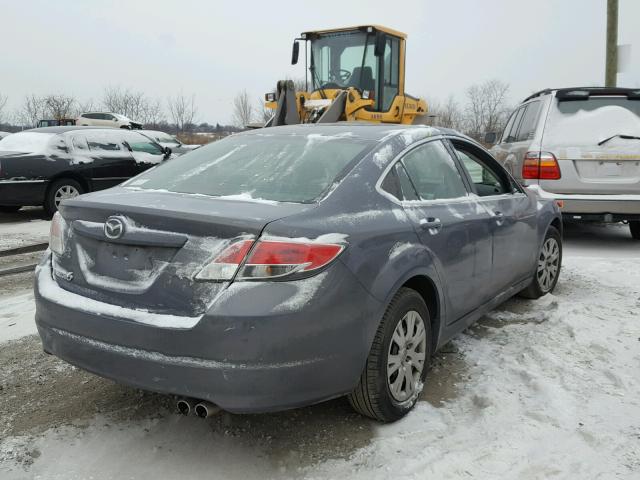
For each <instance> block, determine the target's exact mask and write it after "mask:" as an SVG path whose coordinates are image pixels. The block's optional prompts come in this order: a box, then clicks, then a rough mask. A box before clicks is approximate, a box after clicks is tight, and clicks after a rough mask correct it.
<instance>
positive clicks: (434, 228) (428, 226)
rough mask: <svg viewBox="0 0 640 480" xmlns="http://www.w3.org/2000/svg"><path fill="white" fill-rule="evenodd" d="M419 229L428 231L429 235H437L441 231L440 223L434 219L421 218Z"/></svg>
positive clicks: (437, 219)
mask: <svg viewBox="0 0 640 480" xmlns="http://www.w3.org/2000/svg"><path fill="white" fill-rule="evenodd" d="M420 228H421V229H422V230H428V231H429V233H430V234H431V235H437V234H438V233H439V232H440V230H442V222H441V221H440V219H439V218H435V217H428V218H422V219H420Z"/></svg>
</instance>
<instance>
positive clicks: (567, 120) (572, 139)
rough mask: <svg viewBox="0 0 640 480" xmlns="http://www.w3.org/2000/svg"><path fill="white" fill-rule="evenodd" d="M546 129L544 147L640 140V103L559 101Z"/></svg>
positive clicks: (622, 99) (592, 99) (624, 100)
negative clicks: (613, 139) (615, 139)
mask: <svg viewBox="0 0 640 480" xmlns="http://www.w3.org/2000/svg"><path fill="white" fill-rule="evenodd" d="M554 103H555V105H554V106H552V108H551V112H550V114H549V118H548V120H547V124H546V126H545V133H544V143H545V144H546V145H554V146H575V147H582V146H594V145H597V144H598V142H601V141H602V140H605V139H607V138H609V137H612V136H613V135H632V136H640V101H639V100H628V99H627V98H626V97H590V98H589V99H588V100H572V101H569V102H558V101H557V100H555V102H554Z"/></svg>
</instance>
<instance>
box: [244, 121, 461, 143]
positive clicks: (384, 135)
mask: <svg viewBox="0 0 640 480" xmlns="http://www.w3.org/2000/svg"><path fill="white" fill-rule="evenodd" d="M422 129H424V130H431V132H432V133H431V136H437V135H451V136H457V137H461V138H467V137H466V136H465V135H463V134H461V133H459V132H457V131H455V130H452V129H450V128H443V127H431V126H427V125H399V124H390V123H364V122H337V123H304V124H297V125H282V126H278V127H269V128H267V129H263V128H258V129H254V130H248V131H246V132H241V133H239V134H237V135H264V134H265V132H268V133H270V134H273V135H276V134H277V135H308V134H311V133H315V134H319V135H327V136H333V135H339V134H346V133H349V134H351V135H350V136H353V137H355V138H360V139H363V140H373V141H378V142H379V141H382V140H387V139H389V138H391V137H392V136H395V135H401V134H402V133H403V132H409V131H414V130H422Z"/></svg>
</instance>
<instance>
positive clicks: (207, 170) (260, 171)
mask: <svg viewBox="0 0 640 480" xmlns="http://www.w3.org/2000/svg"><path fill="white" fill-rule="evenodd" d="M372 146H373V144H372V143H371V142H369V141H365V140H360V139H356V138H347V137H331V136H325V135H320V134H308V135H300V136H298V135H274V136H270V137H266V136H258V135H236V136H233V137H228V138H226V139H224V140H220V141H217V142H214V143H211V144H209V145H207V146H205V147H201V148H198V149H197V150H194V151H193V152H191V153H189V154H188V155H185V156H184V157H181V158H180V160H179V161H175V162H166V163H164V164H162V165H160V166H159V167H157V168H155V169H153V170H150V171H147V172H145V173H143V174H142V175H140V176H138V177H136V187H141V188H152V189H166V190H170V191H173V192H180V193H195V194H203V195H211V196H216V197H235V198H238V199H249V200H250V199H262V200H273V201H281V202H296V203H306V202H312V201H314V200H316V199H317V198H319V197H320V196H321V195H322V194H323V192H325V191H327V190H328V189H329V188H330V187H331V186H332V185H333V184H334V183H335V182H337V181H339V179H341V178H342V176H343V175H344V174H345V173H346V172H347V171H348V169H349V168H350V167H351V166H352V165H353V164H354V163H355V162H356V161H357V160H358V159H359V158H360V157H361V156H362V155H363V154H364V153H365V151H366V150H370V149H371V147H372Z"/></svg>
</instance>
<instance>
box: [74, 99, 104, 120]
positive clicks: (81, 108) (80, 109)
mask: <svg viewBox="0 0 640 480" xmlns="http://www.w3.org/2000/svg"><path fill="white" fill-rule="evenodd" d="M97 108H98V107H97V106H96V104H95V102H94V101H93V99H92V98H90V99H88V100H86V101H84V102H80V101H77V102H76V108H75V110H74V114H75V116H76V117H79V116H80V115H81V114H83V113H87V112H93V111H95V110H96V109H97Z"/></svg>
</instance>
